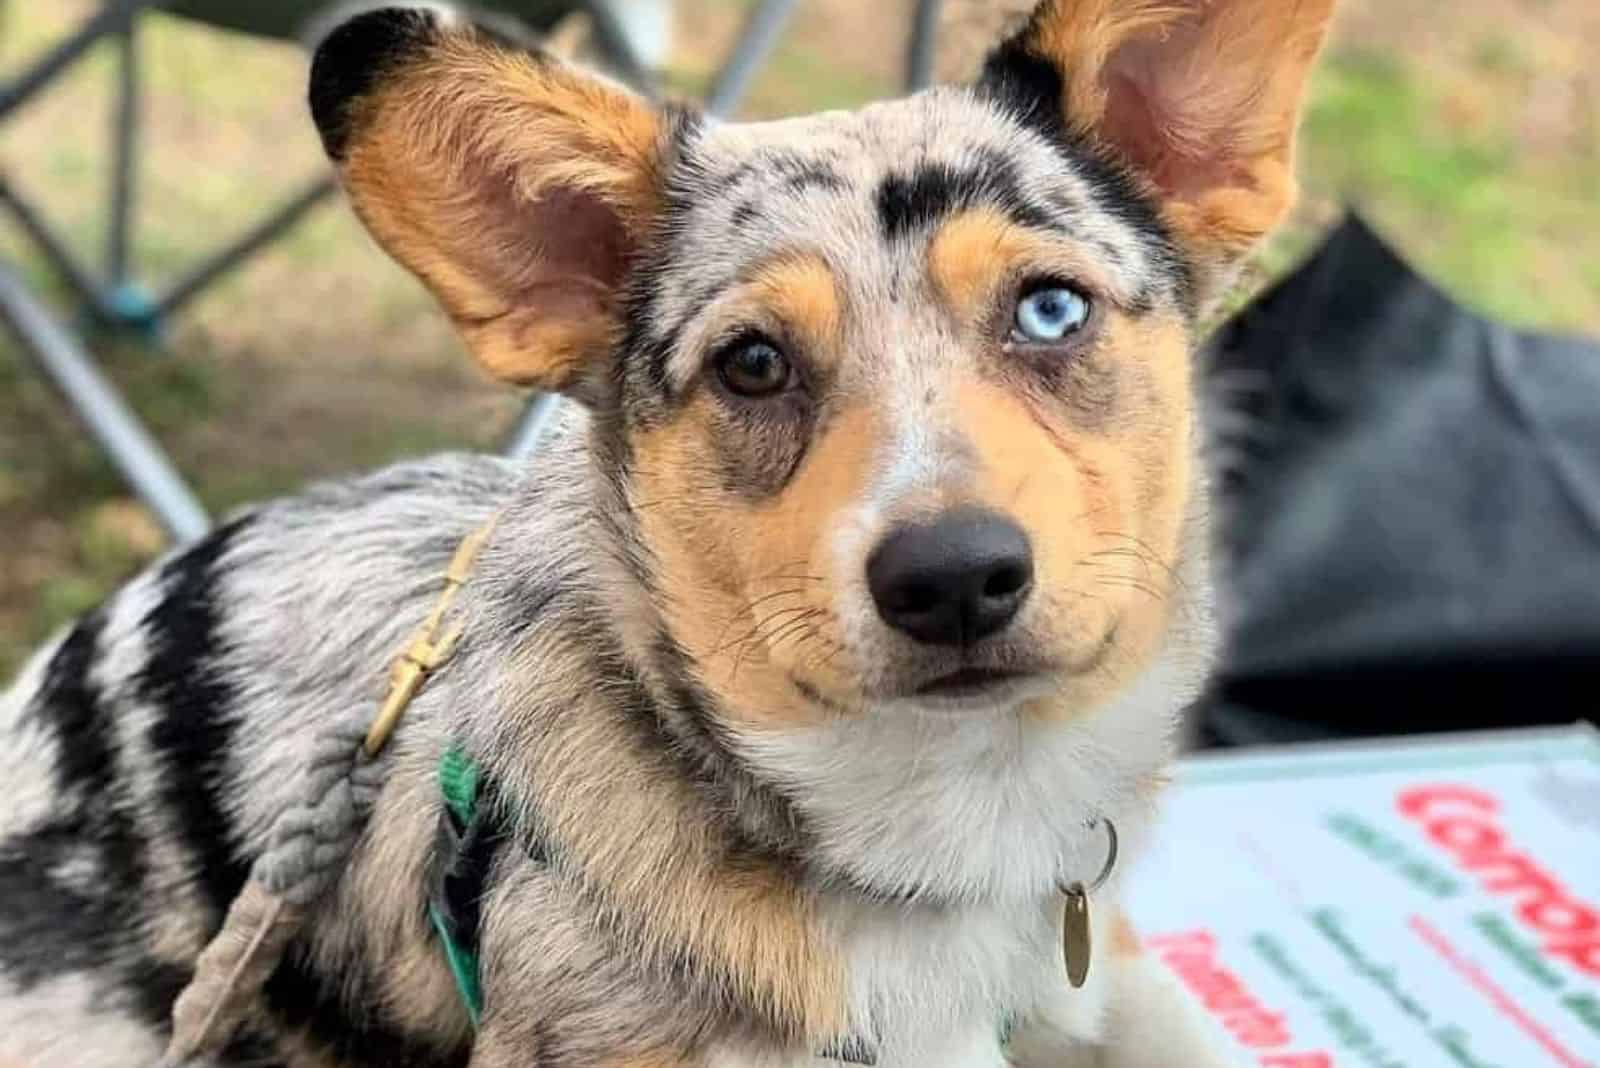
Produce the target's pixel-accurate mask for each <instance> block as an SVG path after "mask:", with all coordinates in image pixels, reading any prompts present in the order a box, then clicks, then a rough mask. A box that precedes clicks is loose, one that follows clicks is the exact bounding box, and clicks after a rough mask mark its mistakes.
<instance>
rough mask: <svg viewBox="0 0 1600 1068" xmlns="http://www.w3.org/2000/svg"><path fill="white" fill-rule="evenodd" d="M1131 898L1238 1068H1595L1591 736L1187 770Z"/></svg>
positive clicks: (1594, 769) (1596, 798) (1598, 850)
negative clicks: (1227, 1039) (1244, 1067)
mask: <svg viewBox="0 0 1600 1068" xmlns="http://www.w3.org/2000/svg"><path fill="white" fill-rule="evenodd" d="M1127 900H1128V909H1129V915H1130V918H1131V919H1132V921H1133V924H1134V926H1135V927H1136V928H1137V929H1138V931H1139V933H1140V935H1141V936H1142V937H1143V939H1144V940H1145V943H1146V946H1147V949H1148V950H1149V951H1150V952H1153V953H1155V954H1156V955H1157V956H1158V958H1159V959H1161V960H1163V961H1164V962H1165V963H1166V964H1167V966H1168V967H1169V968H1171V969H1172V970H1173V971H1174V972H1175V973H1176V974H1177V975H1178V976H1179V977H1180V979H1182V980H1183V981H1184V983H1185V985H1186V986H1188V987H1189V989H1190V990H1191V991H1192V992H1194V993H1195V994H1196V996H1197V997H1199V998H1200V999H1201V1001H1202V1003H1204V1004H1205V1005H1206V1007H1207V1009H1208V1012H1209V1015H1210V1016H1211V1018H1212V1019H1213V1021H1214V1022H1215V1023H1216V1024H1217V1025H1218V1028H1219V1030H1220V1031H1224V1032H1226V1033H1227V1034H1229V1035H1230V1036H1231V1039H1232V1041H1234V1042H1235V1043H1237V1045H1238V1046H1239V1049H1240V1050H1241V1052H1242V1053H1244V1054H1245V1057H1244V1063H1249V1064H1258V1065H1260V1066H1262V1068H1436V1066H1438V1068H1600V734H1597V733H1596V732H1594V731H1592V730H1590V729H1588V728H1583V727H1576V728H1571V729H1567V730H1561V731H1528V732H1523V733H1513V734H1495V735H1481V736H1456V737H1453V738H1451V739H1449V740H1445V741H1437V742H1405V743H1400V744H1393V745H1361V746H1332V747H1314V748H1308V749H1300V750H1272V751H1264V752H1260V753H1255V754H1250V753H1246V754H1241V755H1226V756H1221V757H1199V758H1194V759H1191V760H1190V761H1188V762H1187V763H1186V764H1185V765H1184V766H1183V767H1182V770H1181V772H1180V775H1179V778H1178V782H1177V784H1176V785H1175V787H1174V788H1173V790H1172V791H1171V793H1170V795H1169V797H1168V799H1167V806H1166V813H1165V816H1164V818H1163V820H1162V822H1161V824H1160V826H1159V828H1158V831H1157V834H1156V837H1155V844H1154V848H1152V849H1151V851H1150V852H1149V853H1148V854H1147V855H1146V856H1145V857H1143V858H1141V860H1140V861H1139V863H1138V864H1137V865H1136V867H1135V869H1134V870H1133V872H1132V874H1131V876H1130V879H1129V893H1128V899H1127ZM1174 1068H1177V1066H1174Z"/></svg>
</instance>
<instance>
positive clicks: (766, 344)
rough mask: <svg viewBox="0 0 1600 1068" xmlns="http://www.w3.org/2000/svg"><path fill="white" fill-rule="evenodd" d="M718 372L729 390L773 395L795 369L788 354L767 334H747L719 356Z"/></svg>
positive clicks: (743, 394) (785, 385) (784, 384)
mask: <svg viewBox="0 0 1600 1068" xmlns="http://www.w3.org/2000/svg"><path fill="white" fill-rule="evenodd" d="M717 376H718V377H719V378H721V379H722V384H723V385H724V386H726V387H728V391H729V392H730V393H736V394H738V395H739V396H741V397H770V396H772V395H773V394H774V393H778V392H781V391H782V390H783V389H784V388H785V387H787V386H788V385H789V382H790V379H791V378H792V377H793V371H792V369H791V368H790V365H789V358H788V357H787V356H785V355H784V354H783V353H782V352H779V351H778V347H777V346H776V345H774V344H773V343H772V342H770V341H768V340H766V339H765V338H759V337H755V338H746V339H744V340H742V341H737V342H735V343H734V344H732V345H730V346H728V348H726V349H725V350H723V352H722V355H720V356H718V357H717Z"/></svg>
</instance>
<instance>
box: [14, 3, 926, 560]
mask: <svg viewBox="0 0 1600 1068" xmlns="http://www.w3.org/2000/svg"><path fill="white" fill-rule="evenodd" d="M798 3H799V0H760V2H759V3H758V4H757V5H756V7H755V8H754V9H753V10H752V11H751V12H750V15H749V17H748V19H747V20H746V22H745V25H744V27H743V29H742V31H741V33H740V36H739V39H738V41H737V43H736V44H735V46H734V49H733V51H732V52H731V53H730V54H729V57H728V59H727V60H726V62H725V63H724V65H723V67H722V69H721V70H720V71H719V72H718V74H717V76H716V78H715V79H714V80H713V82H712V85H711V89H710V91H709V92H708V93H707V95H706V110H707V111H708V112H710V113H711V114H714V115H727V114H729V113H731V112H732V111H734V110H735V109H736V108H737V107H738V105H739V102H740V101H741V100H742V99H743V98H744V94H745V92H746V91H747V90H748V89H749V87H750V83H751V82H752V81H753V80H754V78H755V75H756V73H757V72H758V71H759V70H760V67H761V65H762V64H763V63H764V62H765V61H766V59H767V58H768V56H769V55H770V54H771V52H772V50H773V48H774V47H775V46H776V45H777V42H778V40H779V38H780V36H781V35H782V32H783V28H784V25H785V24H786V23H787V21H788V19H789V16H790V15H791V14H793V12H794V9H795V7H796V6H797V5H798ZM161 6H162V0H107V2H106V3H105V5H104V6H103V7H102V8H101V9H100V10H99V11H98V12H96V13H95V14H94V15H92V16H90V17H89V18H88V19H87V20H85V22H84V23H83V25H82V26H80V27H79V28H78V29H77V30H76V31H75V32H74V33H73V34H71V35H70V36H69V37H68V38H67V39H66V40H64V41H62V42H61V43H60V44H58V45H56V46H55V47H54V48H52V49H50V50H49V51H48V52H47V53H46V54H45V55H44V56H42V57H40V58H39V59H38V60H36V61H35V62H34V63H33V64H32V65H31V66H30V67H29V68H28V69H27V70H25V71H24V72H23V73H22V74H21V75H19V76H18V77H17V78H15V79H13V80H12V81H10V82H9V83H5V84H0V122H4V121H5V119H6V118H7V117H8V116H9V115H10V114H11V113H12V112H13V111H15V110H16V109H17V108H19V107H21V106H22V105H23V104H24V103H25V102H26V101H28V100H29V99H31V98H32V97H33V96H34V95H36V94H37V93H38V92H40V91H41V90H43V89H44V88H45V87H46V86H48V85H50V84H51V83H52V82H53V81H54V80H55V79H56V78H57V77H58V76H59V75H61V74H62V73H64V72H65V71H66V70H67V69H68V68H69V67H70V66H71V65H72V64H73V63H74V62H76V61H77V60H78V59H80V58H82V57H83V56H84V55H85V54H86V53H87V52H88V51H89V49H90V48H92V47H93V46H94V45H96V44H98V43H100V42H101V41H103V40H106V39H108V38H110V39H112V40H113V41H114V42H115V44H116V47H117V57H118V59H117V81H118V91H119V95H118V98H117V106H116V115H115V119H114V125H113V128H112V137H113V144H114V150H113V163H112V187H111V213H110V218H109V221H108V226H107V231H106V241H105V244H106V248H105V268H104V272H103V274H97V273H96V272H94V271H93V270H92V269H90V268H89V267H88V266H86V265H85V264H84V263H82V262H81V261H80V259H79V258H78V256H77V255H76V254H75V253H74V252H73V250H72V249H71V248H70V247H69V246H68V245H67V243H66V242H65V241H64V240H63V239H61V238H60V237H59V236H58V235H57V234H56V232H55V231H54V230H52V229H51V227H50V225H49V223H48V222H47V221H46V220H45V219H44V217H43V216H42V214H41V213H40V212H39V211H38V210H37V209H35V208H34V207H33V206H32V205H31V204H30V203H29V202H28V201H27V200H26V199H25V198H24V197H23V196H22V195H21V194H20V193H19V192H18V191H17V190H16V189H15V188H13V186H12V185H11V184H10V182H8V181H7V180H6V177H5V175H4V174H3V173H0V206H3V207H4V208H5V209H7V210H8V211H9V212H10V214H11V215H12V217H13V218H14V219H15V220H16V221H17V224H18V226H19V228H20V229H21V230H22V232H23V233H24V234H26V235H27V236H28V238H29V239H30V240H31V241H32V243H33V244H34V245H35V247H37V248H38V250H39V252H40V254H41V255H42V256H43V258H44V259H45V260H46V261H47V262H48V263H49V264H50V266H51V268H52V269H53V270H54V271H55V273H56V274H57V275H58V276H59V277H60V278H61V280H62V281H63V282H64V283H65V284H66V285H67V286H68V288H70V289H71V290H72V291H73V293H74V294H75V295H76V296H77V298H78V299H79V300H80V301H81V302H82V304H83V306H84V307H85V308H87V309H88V311H89V312H90V313H91V314H92V315H93V317H94V318H95V319H96V320H98V321H100V322H102V323H106V324H111V325H116V326H123V327H134V328H137V329H142V330H150V329H153V328H155V327H157V326H159V324H160V323H161V322H162V321H163V320H164V319H166V318H167V317H169V316H171V315H173V314H174V313H176V312H177V311H178V310H179V309H180V308H181V307H182V306H183V305H185V304H187V303H188V302H189V301H190V300H193V299H194V298H195V297H196V296H198V295H199V294H200V293H202V292H203V291H204V290H206V289H207V288H208V287H209V286H210V285H211V284H212V283H214V282H216V281H217V280H218V279H219V278H221V277H222V276H223V275H224V274H226V273H227V272H228V271H230V270H232V269H233V268H235V267H237V266H239V265H240V264H242V263H244V262H245V261H246V260H247V259H249V258H250V257H251V256H252V255H254V254H255V253H256V252H257V251H259V250H260V249H261V248H263V247H264V246H266V245H267V244H269V243H271V242H272V241H273V240H274V239H275V238H277V237H279V236H280V235H282V234H283V233H284V232H286V231H287V230H288V229H290V228H291V227H292V226H294V225H295V224H296V223H297V222H299V221H300V219H301V218H302V217H303V216H304V215H305V214H306V213H307V212H308V211H310V210H311V209H312V208H314V207H315V206H316V205H317V204H319V203H321V202H322V201H323V200H324V199H326V198H327V197H328V196H329V195H330V194H332V192H333V191H334V189H335V183H334V180H333V178H332V176H330V175H323V176H321V177H318V178H316V179H315V180H312V181H310V182H308V183H307V184H306V185H305V186H304V187H302V188H301V190H300V191H299V192H297V193H295V194H294V195H293V196H291V197H290V198H288V199H287V200H286V201H285V202H284V203H283V204H282V205H281V206H279V207H278V208H277V209H276V210H274V211H272V212H271V213H270V214H268V215H267V216H266V217H265V218H263V219H262V220H261V221H260V222H258V223H257V224H256V225H255V226H253V227H252V228H250V229H249V230H248V231H246V232H245V233H244V234H242V235H240V236H239V237H237V238H236V239H235V240H234V241H232V242H231V243H229V244H228V245H226V246H225V247H223V248H222V249H220V250H219V251H217V252H215V253H213V254H212V255H211V256H209V257H207V258H206V259H204V260H203V261H201V262H200V263H198V264H196V265H194V266H193V267H191V268H190V269H189V270H188V272H187V273H185V274H183V275H180V276H179V277H178V278H177V279H175V280H172V281H170V282H168V283H167V284H166V286H165V287H164V288H163V289H162V291H161V292H160V293H158V294H153V295H152V294H147V293H146V292H145V291H144V290H142V289H140V288H139V287H138V286H137V285H136V284H135V283H134V281H133V278H132V275H131V273H130V270H129V264H130V260H131V258H132V246H133V203H134V200H135V193H136V188H137V187H136V181H137V174H138V170H137V157H138V153H139V133H140V112H139V106H138V101H139V48H138V20H139V15H140V14H142V13H143V12H145V11H149V10H157V9H159V8H160V7H161ZM584 6H585V7H586V8H587V9H588V12H589V14H590V16H591V17H592V19H593V20H594V25H595V30H596V33H597V36H598V38H599V42H600V46H601V49H602V51H603V52H604V53H605V54H606V56H607V59H608V60H609V61H610V63H611V65H612V66H613V68H614V69H615V71H616V73H617V74H618V76H619V77H621V78H622V79H623V80H624V81H626V82H628V83H629V84H630V85H632V86H633V87H634V88H635V89H637V90H638V91H639V92H641V93H644V94H645V95H647V96H649V97H651V98H652V99H654V98H658V97H659V96H660V90H659V87H658V86H657V85H656V84H655V81H654V79H653V77H652V76H651V75H650V73H649V72H648V70H647V69H646V67H645V65H644V64H643V63H641V62H640V61H639V59H638V57H637V56H636V55H635V53H634V51H633V49H632V46H631V43H630V42H629V40H628V38H627V35H626V34H625V33H624V32H623V29H622V27H621V25H620V23H619V22H618V20H617V17H616V15H615V13H614V12H613V11H612V10H611V8H610V7H609V6H608V5H607V4H606V3H605V0H585V3H584ZM940 6H941V4H940V0H918V3H917V7H916V11H915V16H914V20H913V24H912V33H911V39H910V45H909V48H908V53H907V57H906V85H907V88H908V89H909V90H911V91H915V90H917V89H920V88H922V87H924V86H926V85H927V84H928V82H929V77H930V72H931V69H932V56H933V48H934V40H935V28H936V25H937V22H938V15H939V9H940ZM0 320H3V321H4V322H5V323H6V325H7V326H9V328H10V329H11V332H12V333H13V334H14V335H15V336H16V338H17V340H18V342H19V343H20V344H21V346H22V348H23V350H24V351H25V352H26V353H27V354H28V355H29V356H30V357H31V358H32V360H33V362H34V363H35V364H36V365H37V366H38V368H39V370H40V372H41V373H42V374H43V375H44V376H45V377H46V378H48V379H49V380H50V381H51V382H52V383H53V384H54V385H55V386H56V388H57V389H58V390H59V391H60V392H61V393H62V394H63V396H64V397H65V398H66V401H67V403H68V405H69V406H70V407H71V408H72V409H73V411H74V412H75V413H77V415H78V416H79V418H81V419H82V420H83V422H84V425H85V427H86V428H87V430H88V432H89V434H90V435H91V436H92V437H93V438H94V440H95V442H96V443H97V444H98V445H99V447H100V448H101V450H102V451H103V452H104V453H105V454H106V455H107V456H108V457H109V458H110V459H111V461H112V463H113V464H114V465H115V466H116V467H117V469H118V471H119V472H120V473H121V474H122V476H123V478H124V479H125V480H126V481H127V482H128V484H129V486H130V487H131V488H132V489H133V491H134V492H135V493H136V494H137V495H138V496H139V497H140V498H141V499H142V500H143V501H144V503H145V504H146V505H147V506H148V507H149V508H150V510H151V511H152V512H153V513H154V514H155V516H156V518H157V519H158V520H159V522H160V523H161V525H162V526H163V527H164V528H165V529H166V531H167V533H168V534H169V535H170V536H171V537H172V539H173V540H174V541H175V542H186V541H190V540H192V539H194V538H197V537H199V536H201V535H202V534H204V533H205V532H206V530H207V529H208V528H209V525H210V520H209V518H208V517H207V515H206V511H205V509H204V507H202V506H201V504H200V502H199V500H198V498H196V496H195V495H194V492H193V491H192V490H191V489H190V488H189V486H188V484H187V483H186V482H185V481H184V480H183V478H182V476H181V475H179V473H178V472H177V469H176V468H175V467H174V466H173V464H172V461H171V460H170V459H169V458H168V456H167V454H166V453H165V451H163V449H162V448H161V446H160V444H159V443H158V442H156V440H155V439H154V438H153V437H152V436H151V435H150V433H149V432H148V431H147V430H146V429H145V427H144V425H143V423H141V422H140V420H139V418H138V416H137V415H136V414H135V413H134V412H133V411H132V410H131V409H130V408H129V407H128V405H127V403H126V401H124V400H123V398H122V396H121V395H120V394H119V393H118V392H117V390H116V388H115V387H114V386H113V385H112V384H111V383H110V382H109V381H108V380H107V379H106V377H105V376H104V375H103V374H102V373H101V372H100V370H99V368H98V367H97V366H96V364H95V362H94V360H93V358H92V357H91V356H90V355H89V354H88V352H87V351H86V349H85V348H84V346H83V345H82V343H81V342H80V341H79V340H78V339H77V338H75V337H74V336H73V334H72V333H71V332H70V331H69V330H67V329H66V328H65V327H63V326H62V325H61V324H60V323H59V322H58V321H57V320H56V319H55V318H54V317H53V316H52V315H51V314H50V313H49V312H48V311H47V310H46V309H45V308H44V307H43V306H42V305H41V304H40V303H39V302H38V300H37V299H36V298H34V297H33V296H32V295H31V294H30V293H29V292H28V290H27V288H26V286H25V285H24V284H23V282H22V279H21V277H20V276H19V274H18V273H17V271H16V270H15V268H14V267H13V266H11V265H9V264H6V263H4V262H0ZM560 403H561V402H560V398H559V397H557V396H555V395H554V394H536V395H535V396H533V397H532V398H530V400H529V402H528V404H527V405H526V407H525V408H524V409H523V412H522V414H521V415H520V417H519V418H518V420H517V422H516V424H515V425H514V427H513V428H512V431H511V433H510V435H509V436H508V438H507V440H506V444H505V451H506V453H507V454H508V455H510V456H514V457H525V456H527V455H529V454H531V453H532V452H533V451H534V450H535V449H536V448H537V447H538V444H539V441H540V439H541V438H542V437H543V435H544V433H545V432H546V431H547V430H548V429H549V427H550V426H551V425H552V423H553V421H554V417H555V416H556V414H557V412H558V411H559V408H560Z"/></svg>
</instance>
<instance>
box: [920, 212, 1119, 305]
mask: <svg viewBox="0 0 1600 1068" xmlns="http://www.w3.org/2000/svg"><path fill="white" fill-rule="evenodd" d="M927 269H928V278H929V281H931V282H932V283H933V286H934V291H935V292H936V293H937V294H938V295H939V296H940V298H941V299H942V300H943V301H944V302H945V304H946V306H947V307H948V308H949V309H950V311H951V312H952V314H953V315H954V316H955V317H956V318H957V320H958V321H960V322H962V323H964V324H967V325H969V326H971V327H981V326H983V325H985V324H987V323H988V321H989V320H990V319H991V318H993V317H994V315H995V313H996V312H997V311H998V312H1000V313H1001V314H1003V315H1005V316H1006V317H1005V318H1004V320H1003V321H1002V322H1000V323H999V324H998V325H999V326H1001V327H1009V325H1010V318H1009V309H1007V308H1003V307H1000V306H999V305H1000V301H1001V299H1002V298H1003V297H1005V296H1006V295H1007V294H1006V293H1005V292H1004V290H1005V288H1006V287H1007V286H1016V285H1018V284H1020V283H1022V282H1023V281H1025V280H1027V278H1029V277H1046V276H1051V277H1056V278H1060V279H1062V280H1065V281H1071V282H1076V283H1078V284H1080V285H1083V286H1085V287H1086V288H1088V289H1090V290H1092V291H1094V292H1096V293H1100V294H1105V295H1106V296H1107V297H1109V298H1110V299H1112V300H1113V301H1116V302H1125V301H1127V300H1129V299H1131V296H1132V295H1131V294H1130V293H1128V292H1127V287H1126V285H1125V283H1123V282H1120V281H1119V280H1117V279H1116V278H1114V277H1113V275H1112V274H1111V273H1109V272H1107V271H1106V270H1105V269H1104V268H1103V267H1101V266H1100V265H1099V264H1098V263H1096V262H1095V260H1094V259H1093V257H1091V256H1089V255H1087V254H1086V253H1084V252H1083V251H1082V250H1080V249H1079V248H1077V247H1076V246H1074V245H1072V244H1069V243H1067V242H1064V241H1063V240H1062V239H1061V238H1060V237H1052V236H1050V235H1047V234H1044V233H1041V232H1040V231H1037V230H1031V229H1028V228H1027V227H1024V226H1019V225H1018V224H1017V223H1015V222H1013V221H1012V220H1011V219H1010V218H1008V217H1007V216H1006V215H1005V214H1004V213H1003V212H1001V211H999V210H998V209H996V208H992V207H981V208H973V209H970V210H968V211H963V212H961V213H960V214H958V215H954V216H951V217H950V218H949V219H948V220H946V221H945V222H944V223H942V224H941V225H940V226H939V229H938V230H937V231H936V232H935V233H934V235H933V238H932V240H931V241H930V242H929V243H928V257H927Z"/></svg>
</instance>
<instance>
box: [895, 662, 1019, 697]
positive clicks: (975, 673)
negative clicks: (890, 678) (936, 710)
mask: <svg viewBox="0 0 1600 1068" xmlns="http://www.w3.org/2000/svg"><path fill="white" fill-rule="evenodd" d="M1041 673H1042V672H1041V671H1039V670H1033V671H1023V670H1018V669H1016V668H986V667H964V668H958V669H956V670H955V671H951V672H947V673H946V674H943V675H940V676H938V677H936V678H933V679H929V680H928V681H927V682H924V683H923V684H922V685H920V686H918V687H917V688H916V689H915V690H913V691H912V692H913V693H914V694H915V695H916V696H917V697H945V698H967V697H983V696H987V695H990V694H993V693H996V692H999V691H1002V690H1008V689H1011V688H1013V687H1015V686H1016V685H1017V684H1018V683H1020V682H1023V681H1025V680H1028V679H1035V678H1038V677H1039V675H1040V674H1041Z"/></svg>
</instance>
